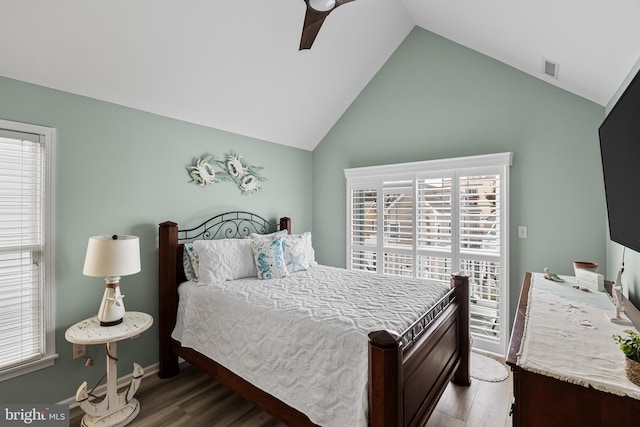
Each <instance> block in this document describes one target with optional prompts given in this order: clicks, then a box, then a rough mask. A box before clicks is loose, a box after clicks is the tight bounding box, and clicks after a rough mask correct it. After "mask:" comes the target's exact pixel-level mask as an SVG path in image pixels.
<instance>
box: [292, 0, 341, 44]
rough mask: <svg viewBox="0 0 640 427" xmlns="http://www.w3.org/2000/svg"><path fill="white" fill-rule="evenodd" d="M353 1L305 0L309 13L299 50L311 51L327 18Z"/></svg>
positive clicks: (306, 16) (307, 13) (303, 28)
mask: <svg viewBox="0 0 640 427" xmlns="http://www.w3.org/2000/svg"><path fill="white" fill-rule="evenodd" d="M351 1H353V0H304V2H305V3H306V5H307V12H306V14H305V16H304V26H303V27H302V38H301V39H300V49H299V50H302V49H311V46H312V45H313V41H314V40H315V39H316V36H317V35H318V32H319V31H320V27H322V24H323V23H324V20H325V18H326V17H327V16H329V14H330V13H331V12H332V11H334V10H335V9H336V8H337V7H338V6H342V5H343V4H345V3H349V2H351Z"/></svg>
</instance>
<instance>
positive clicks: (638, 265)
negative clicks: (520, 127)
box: [605, 59, 640, 307]
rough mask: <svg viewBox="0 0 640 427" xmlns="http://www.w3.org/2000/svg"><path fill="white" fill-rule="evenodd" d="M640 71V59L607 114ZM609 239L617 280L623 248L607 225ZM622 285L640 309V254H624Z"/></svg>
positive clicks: (612, 273)
mask: <svg viewBox="0 0 640 427" xmlns="http://www.w3.org/2000/svg"><path fill="white" fill-rule="evenodd" d="M639 70H640V59H638V61H637V62H636V63H635V65H634V66H633V67H632V68H631V71H630V72H629V75H628V76H627V78H626V79H625V80H624V82H622V84H621V85H620V88H619V89H618V91H617V92H616V94H615V95H614V96H613V98H612V99H611V101H610V102H609V104H608V105H607V114H609V112H610V111H611V109H612V108H613V106H614V105H615V104H616V102H618V99H619V98H620V96H622V93H623V92H624V91H625V89H626V88H627V86H628V85H629V83H630V82H631V79H633V77H634V76H635V75H636V74H637V73H638V71H639ZM605 229H606V237H607V271H608V272H609V278H610V280H614V279H615V275H616V272H617V271H618V269H619V268H620V264H621V262H622V249H623V248H622V246H621V245H619V244H617V243H614V242H612V241H611V240H609V225H608V224H606V223H605ZM622 285H623V289H624V293H625V294H626V295H627V296H628V298H629V299H630V300H631V302H633V304H634V305H635V306H636V307H640V253H638V252H636V251H634V250H631V249H627V250H626V251H625V253H624V275H623V276H622Z"/></svg>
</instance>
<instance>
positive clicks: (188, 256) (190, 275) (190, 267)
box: [182, 243, 200, 282]
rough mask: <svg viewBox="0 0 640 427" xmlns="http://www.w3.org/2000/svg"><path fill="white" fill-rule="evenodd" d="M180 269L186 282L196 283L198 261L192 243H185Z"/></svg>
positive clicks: (198, 273) (198, 275)
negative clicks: (182, 270)
mask: <svg viewBox="0 0 640 427" xmlns="http://www.w3.org/2000/svg"><path fill="white" fill-rule="evenodd" d="M182 267H183V269H184V275H185V277H186V278H187V280H191V281H193V282H197V281H198V280H199V279H200V259H199V258H198V252H196V250H195V249H194V248H193V243H185V244H184V247H183V251H182Z"/></svg>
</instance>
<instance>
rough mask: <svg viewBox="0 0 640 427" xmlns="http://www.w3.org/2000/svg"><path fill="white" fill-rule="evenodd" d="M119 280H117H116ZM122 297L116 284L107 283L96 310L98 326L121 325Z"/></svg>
mask: <svg viewBox="0 0 640 427" xmlns="http://www.w3.org/2000/svg"><path fill="white" fill-rule="evenodd" d="M118 279H119V278H118ZM122 298H124V295H121V294H120V286H119V283H118V282H115V283H114V282H107V284H106V286H105V290H104V295H103V296H102V302H101V303H100V309H99V310H98V321H99V322H100V326H115V325H119V324H120V323H122V319H123V318H124V302H123V301H122Z"/></svg>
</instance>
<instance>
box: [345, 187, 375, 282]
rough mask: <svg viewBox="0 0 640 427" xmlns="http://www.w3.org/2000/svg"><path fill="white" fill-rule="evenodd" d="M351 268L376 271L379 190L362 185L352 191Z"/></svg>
mask: <svg viewBox="0 0 640 427" xmlns="http://www.w3.org/2000/svg"><path fill="white" fill-rule="evenodd" d="M350 206H351V208H350V227H349V232H348V233H349V237H348V239H349V268H352V269H355V270H366V271H376V261H377V244H378V243H377V234H378V213H377V206H378V190H377V188H376V187H375V186H371V185H366V184H365V185H362V186H359V187H355V188H353V189H351V191H350Z"/></svg>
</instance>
